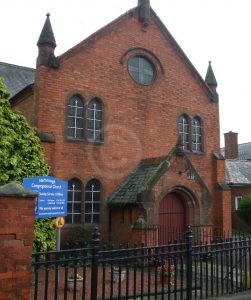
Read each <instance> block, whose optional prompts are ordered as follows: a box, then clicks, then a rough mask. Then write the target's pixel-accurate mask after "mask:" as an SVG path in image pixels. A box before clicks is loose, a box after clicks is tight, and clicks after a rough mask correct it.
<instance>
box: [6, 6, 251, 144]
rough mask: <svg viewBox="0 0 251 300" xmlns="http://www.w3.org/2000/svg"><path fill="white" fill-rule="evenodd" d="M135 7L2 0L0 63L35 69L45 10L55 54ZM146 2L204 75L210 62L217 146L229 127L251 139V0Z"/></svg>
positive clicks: (242, 138)
mask: <svg viewBox="0 0 251 300" xmlns="http://www.w3.org/2000/svg"><path fill="white" fill-rule="evenodd" d="M136 5H137V0H88V1H87V0H71V1H69V0H67V1H66V0H41V1H39V0H8V1H1V4H0V11H1V17H0V28H1V44H0V61H1V62H7V63H11V64H16V65H21V66H26V67H35V62H36V57H37V46H36V43H37V40H38V37H39V35H40V32H41V29H42V26H43V24H44V21H45V15H46V13H47V12H49V13H50V15H51V17H50V20H51V23H52V27H53V31H54V35H55V38H56V42H57V45H58V46H57V48H56V50H55V54H56V55H60V54H62V53H64V52H65V51H66V50H68V49H69V48H71V47H73V46H74V45H75V44H77V43H79V42H81V41H82V40H83V39H85V38H86V37H87V36H89V35H90V34H91V33H93V32H95V31H96V30H98V29H99V28H100V27H102V26H104V25H106V24H107V23H109V22H110V21H112V20H113V19H115V18H117V17H118V16H119V15H121V14H123V13H124V12H126V11H127V10H129V9H130V8H132V7H134V6H136ZM151 6H152V8H153V9H154V10H155V12H156V13H157V15H158V16H159V17H160V18H161V20H162V21H163V23H164V24H165V26H166V27H167V28H168V30H169V31H170V32H171V34H172V35H173V36H174V38H175V39H176V41H177V42H178V44H179V45H180V46H181V48H182V49H183V50H184V52H185V53H186V55H187V56H188V58H189V59H190V61H191V62H192V63H193V65H194V66H195V68H196V69H197V70H198V71H199V73H200V74H201V76H202V77H203V78H205V74H206V70H207V66H208V61H209V60H211V61H212V67H213V70H214V73H215V76H216V79H217V81H218V93H219V97H220V98H219V101H220V116H221V144H222V145H223V133H224V132H228V131H230V130H232V131H234V132H238V133H239V143H245V142H251V125H250V123H251V121H250V120H251V116H250V115H251V105H250V102H251V88H250V80H251V74H250V71H251V17H250V12H251V1H250V0H238V1H237V0H151Z"/></svg>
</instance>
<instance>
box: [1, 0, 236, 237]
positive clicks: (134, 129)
mask: <svg viewBox="0 0 251 300" xmlns="http://www.w3.org/2000/svg"><path fill="white" fill-rule="evenodd" d="M149 2H150V1H149V0H138V5H137V6H136V7H135V8H133V9H130V10H129V11H127V12H126V13H125V14H123V15H121V16H120V17H118V18H117V19H116V20H114V21H112V22H111V23H109V24H108V25H106V26H104V27H103V28H101V29H100V30H99V31H97V32H95V33H94V34H92V35H91V36H89V37H88V38H87V39H85V40H83V41H81V42H80V43H79V44H77V45H76V46H74V47H73V48H71V49H69V50H68V51H67V52H65V53H63V54H62V55H60V56H56V55H55V48H56V40H55V37H54V34H53V29H52V26H51V22H50V16H49V14H48V15H47V17H46V21H45V23H44V26H43V28H42V32H41V35H40V37H39V39H38V42H37V46H38V57H37V64H36V69H35V70H32V69H27V68H22V67H17V66H13V65H6V64H2V67H6V73H7V74H9V72H11V70H12V71H13V70H14V69H15V70H14V71H15V72H14V74H15V75H14V76H12V77H11V80H10V81H8V78H7V77H8V76H7V75H6V84H7V86H8V87H9V88H10V91H11V92H12V90H11V87H12V85H13V84H14V82H13V81H14V80H15V77H16V78H18V76H20V78H19V82H20V81H22V83H23V86H22V87H21V88H20V90H18V91H15V92H12V96H11V99H10V101H11V104H12V106H13V108H14V109H18V110H20V111H21V112H22V113H23V114H24V115H25V116H26V117H27V119H28V121H29V123H30V124H31V125H33V126H35V127H36V128H37V132H38V135H39V137H40V139H41V143H42V145H43V147H44V151H45V156H46V159H47V161H48V163H49V164H50V166H51V175H52V176H55V177H57V178H60V179H63V180H66V181H68V196H69V197H68V215H67V218H66V221H67V225H66V226H65V227H64V231H65V233H66V232H67V231H68V232H69V231H70V230H72V229H73V230H74V228H76V227H77V226H79V224H90V223H91V224H97V225H98V226H99V228H100V230H101V232H102V236H103V238H104V239H105V240H110V241H120V242H124V241H128V239H129V238H130V237H131V235H132V230H133V226H132V225H134V224H135V223H137V220H138V219H139V217H140V218H141V220H142V219H144V222H145V224H147V225H156V226H160V227H161V226H162V227H173V228H179V229H180V230H183V231H184V229H185V227H186V225H188V224H189V225H192V226H195V227H196V228H199V229H201V230H203V229H205V228H206V229H207V228H217V230H220V232H221V233H222V232H223V231H231V199H230V192H229V189H228V188H227V186H226V184H225V162H224V159H223V157H222V156H221V155H220V128H219V102H218V94H217V91H216V89H217V82H216V79H215V76H214V73H213V70H212V67H211V64H209V66H208V70H207V73H206V77H205V80H204V79H203V78H202V77H201V75H200V74H199V73H198V71H197V70H196V69H195V67H194V66H193V64H192V63H191V62H190V60H189V59H188V57H187V56H186V55H185V53H184V52H183V51H182V49H181V48H180V46H179V45H178V43H177V42H176V41H175V39H174V38H173V36H172V35H171V34H170V32H169V31H168V29H167V28H166V27H165V25H164V24H163V23H162V21H161V20H160V19H159V17H158V16H157V14H156V13H155V12H154V10H153V9H152V8H151V7H150V3H149ZM24 74H26V76H24ZM29 76H31V77H29ZM32 76H33V77H32ZM32 78H33V79H32ZM11 81H12V82H11ZM159 242H165V241H159Z"/></svg>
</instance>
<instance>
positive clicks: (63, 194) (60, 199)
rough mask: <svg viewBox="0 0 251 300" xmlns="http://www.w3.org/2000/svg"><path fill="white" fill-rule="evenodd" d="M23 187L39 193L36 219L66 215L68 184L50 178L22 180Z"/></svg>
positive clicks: (40, 177) (39, 177)
mask: <svg viewBox="0 0 251 300" xmlns="http://www.w3.org/2000/svg"><path fill="white" fill-rule="evenodd" d="M23 186H24V187H25V188H28V189H30V190H33V191H35V192H38V193H39V196H38V199H37V204H36V211H35V215H36V218H54V217H62V216H66V215H67V190H68V183H67V182H66V181H63V180H60V179H58V178H55V177H51V176H38V177H33V178H24V179H23Z"/></svg>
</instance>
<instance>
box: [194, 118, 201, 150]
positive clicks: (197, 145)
mask: <svg viewBox="0 0 251 300" xmlns="http://www.w3.org/2000/svg"><path fill="white" fill-rule="evenodd" d="M192 151H193V152H201V151H202V125H201V121H200V119H199V118H198V117H196V118H193V120H192Z"/></svg>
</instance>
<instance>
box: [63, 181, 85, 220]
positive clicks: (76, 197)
mask: <svg viewBox="0 0 251 300" xmlns="http://www.w3.org/2000/svg"><path fill="white" fill-rule="evenodd" d="M81 186H82V185H81V182H80V181H79V180H78V179H76V178H74V179H71V180H70V181H69V182H68V202H67V211H68V213H67V216H66V223H68V224H79V223H81V215H82V208H81V206H82V203H81V202H82V189H81Z"/></svg>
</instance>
